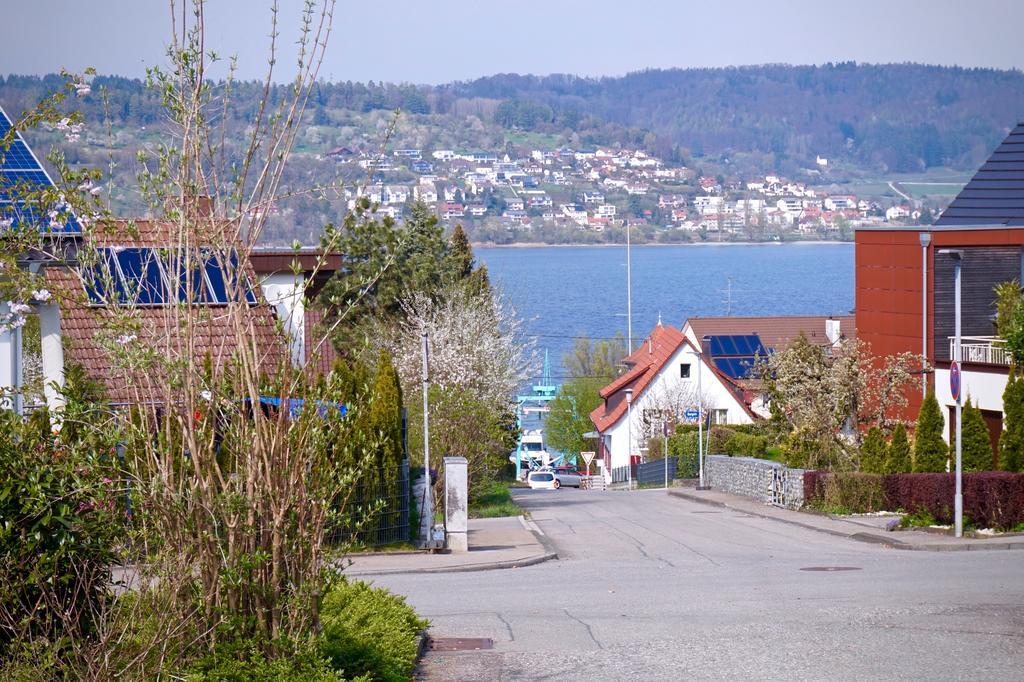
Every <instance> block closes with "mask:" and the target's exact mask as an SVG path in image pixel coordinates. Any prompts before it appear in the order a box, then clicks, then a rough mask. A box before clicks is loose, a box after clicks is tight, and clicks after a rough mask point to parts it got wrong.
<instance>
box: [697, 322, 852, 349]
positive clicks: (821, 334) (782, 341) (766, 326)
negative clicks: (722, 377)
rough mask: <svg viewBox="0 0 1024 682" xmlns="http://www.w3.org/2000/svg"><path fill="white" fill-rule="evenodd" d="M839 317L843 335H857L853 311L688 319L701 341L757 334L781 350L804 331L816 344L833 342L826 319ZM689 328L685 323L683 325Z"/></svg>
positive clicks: (767, 344)
mask: <svg viewBox="0 0 1024 682" xmlns="http://www.w3.org/2000/svg"><path fill="white" fill-rule="evenodd" d="M830 319H832V320H839V333H840V335H842V336H843V337H846V338H853V337H854V336H855V335H856V329H855V327H854V317H853V315H833V316H824V315H771V316H766V317H691V318H690V319H688V320H687V321H686V322H687V324H688V325H689V326H690V328H691V329H692V330H693V335H694V336H695V337H696V339H697V341H698V342H699V341H700V339H702V338H704V337H705V336H720V335H730V334H756V335H757V336H758V337H760V339H761V343H763V344H764V345H765V346H767V347H768V348H771V349H774V350H782V349H784V348H785V347H786V346H788V345H789V344H790V342H792V341H793V340H794V339H795V338H796V337H798V336H800V334H803V335H804V336H806V337H807V340H808V341H810V342H811V343H813V344H815V345H817V346H826V345H830V344H831V342H830V341H829V340H828V337H826V336H825V321H826V320H830ZM683 330H684V331H685V330H686V325H683Z"/></svg>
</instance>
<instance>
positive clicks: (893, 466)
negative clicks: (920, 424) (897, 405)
mask: <svg viewBox="0 0 1024 682" xmlns="http://www.w3.org/2000/svg"><path fill="white" fill-rule="evenodd" d="M911 468H912V463H911V459H910V442H909V441H908V440H907V427H906V426H904V425H903V424H902V423H900V424H897V425H896V428H895V429H893V430H892V442H891V443H889V449H888V452H887V453H886V458H885V473H887V474H906V473H910V470H911Z"/></svg>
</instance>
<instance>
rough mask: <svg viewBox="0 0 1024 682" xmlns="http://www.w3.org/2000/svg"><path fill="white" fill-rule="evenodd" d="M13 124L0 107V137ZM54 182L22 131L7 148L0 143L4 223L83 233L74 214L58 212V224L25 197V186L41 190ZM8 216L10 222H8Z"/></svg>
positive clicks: (0, 200) (0, 213)
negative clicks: (59, 214) (30, 203)
mask: <svg viewBox="0 0 1024 682" xmlns="http://www.w3.org/2000/svg"><path fill="white" fill-rule="evenodd" d="M11 128H12V125H11V121H10V119H9V118H8V117H7V113H6V112H4V111H3V109H2V108H0V137H2V136H4V135H6V134H7V133H8V132H9V131H10V129H11ZM53 186H54V185H53V182H51V181H50V178H49V177H47V175H46V173H45V172H44V171H43V168H42V166H40V165H39V162H38V161H37V160H36V159H35V157H34V156H32V152H31V151H30V150H29V148H28V145H26V144H25V141H24V140H23V139H22V137H21V135H20V134H16V136H15V138H14V140H13V142H11V145H10V146H9V147H8V148H6V149H4V148H2V147H0V220H3V221H4V225H5V227H11V228H15V229H35V230H39V231H41V232H50V233H60V234H77V233H80V232H81V230H82V228H81V225H80V224H79V223H78V220H76V219H75V216H74V215H73V214H71V213H67V214H66V215H61V216H58V217H59V218H60V221H59V222H58V223H56V224H55V223H54V221H53V220H51V219H50V216H49V215H43V212H42V211H41V210H39V209H38V207H36V206H30V205H29V204H28V203H27V202H26V201H24V194H22V192H23V191H24V190H28V191H38V190H40V189H43V188H49V187H53ZM19 195H21V196H19ZM19 199H20V200H19ZM7 220H10V221H11V225H9V226H7V225H6V221H7Z"/></svg>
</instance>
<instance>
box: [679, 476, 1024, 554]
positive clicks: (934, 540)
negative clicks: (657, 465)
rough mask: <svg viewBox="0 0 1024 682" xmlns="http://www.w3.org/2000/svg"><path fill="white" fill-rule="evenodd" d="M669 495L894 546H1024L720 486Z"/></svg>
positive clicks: (1013, 539) (1011, 538)
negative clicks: (787, 505) (893, 524)
mask: <svg viewBox="0 0 1024 682" xmlns="http://www.w3.org/2000/svg"><path fill="white" fill-rule="evenodd" d="M668 494H669V495H671V496H673V497H679V498H682V499H685V500H690V501H691V502H699V503H700V504H707V505H711V506H714V507H727V508H729V509H735V510H737V511H741V512H743V513H744V514H750V515H751V516H759V517H761V518H765V519H772V520H775V521H780V522H782V523H788V524H790V525H794V526H800V527H801V528H807V529H809V530H815V531H819V532H821V533H828V534H829V535H835V536H839V537H845V538H849V539H850V540H856V541H858V542H869V543H872V544H877V545H883V546H885V547H890V548H892V549H908V550H919V551H929V552H955V551H966V550H989V549H1024V535H1020V534H1014V535H1008V536H1005V537H992V538H960V539H956V538H954V537H952V536H951V535H949V536H946V535H938V534H935V533H929V532H925V531H920V530H899V531H887V530H885V528H884V527H881V526H883V523H884V522H883V520H882V517H853V518H843V517H836V516H830V515H828V514H819V513H815V512H805V511H793V510H790V509H782V508H780V507H775V506H772V505H768V504H764V503H762V502H758V501H757V500H753V499H751V498H749V497H743V496H741V495H733V494H732V493H726V492H722V491H719V490H695V489H692V488H689V489H687V488H683V489H673V490H670V491H669V493H668Z"/></svg>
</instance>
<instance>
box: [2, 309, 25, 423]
mask: <svg viewBox="0 0 1024 682" xmlns="http://www.w3.org/2000/svg"><path fill="white" fill-rule="evenodd" d="M10 313H11V307H10V306H9V305H7V303H6V302H0V320H6V319H7V316H8V315H10ZM0 409H4V410H14V411H15V412H17V413H18V414H21V330H20V329H6V328H4V329H2V330H0Z"/></svg>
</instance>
